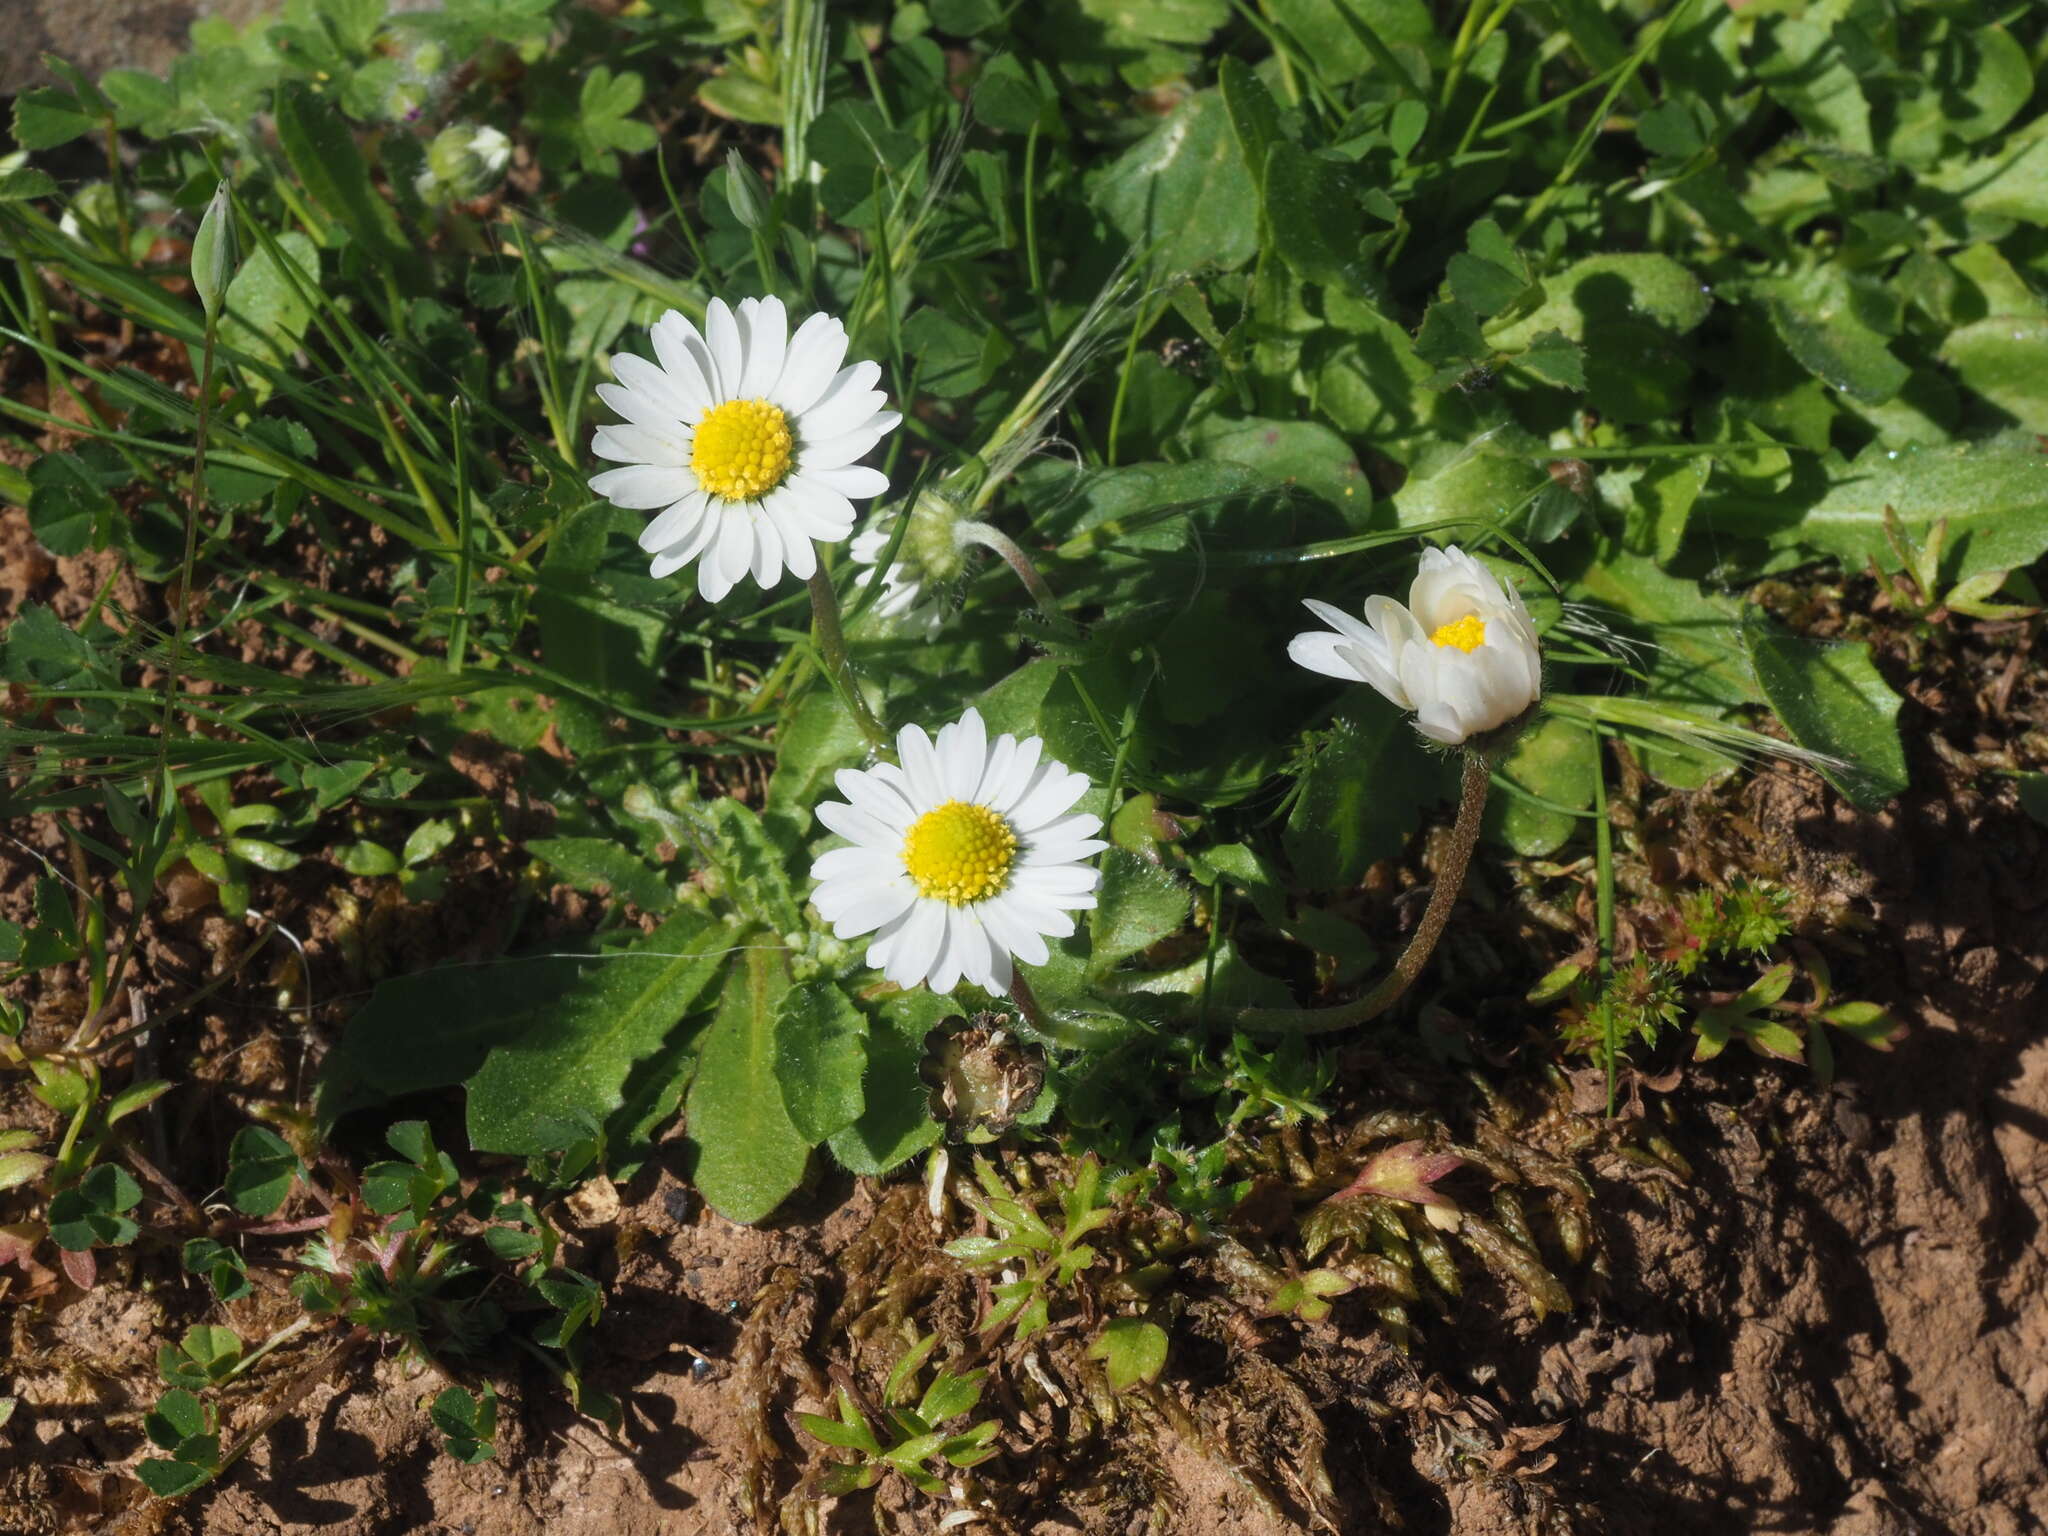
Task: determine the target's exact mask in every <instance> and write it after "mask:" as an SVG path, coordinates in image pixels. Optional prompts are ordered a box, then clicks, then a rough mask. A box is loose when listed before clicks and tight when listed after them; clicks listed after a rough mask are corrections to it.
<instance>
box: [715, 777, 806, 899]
mask: <svg viewBox="0 0 2048 1536" xmlns="http://www.w3.org/2000/svg"><path fill="white" fill-rule="evenodd" d="M708 810H709V813H710V818H711V825H712V827H713V829H714V836H715V841H714V844H713V846H714V847H715V848H716V850H717V854H716V856H717V858H718V861H719V865H720V867H721V868H722V869H723V870H724V871H725V873H726V874H727V875H728V876H730V877H731V880H732V882H733V886H734V890H733V893H732V894H733V895H734V897H735V898H736V899H737V900H738V902H739V903H740V905H741V906H742V908H743V909H744V910H745V911H746V912H747V913H748V915H749V916H751V917H754V918H756V919H757V920H759V921H760V922H763V923H765V924H767V925H768V926H769V927H770V928H772V929H773V930H774V931H775V932H776V933H794V932H796V931H797V930H798V929H800V928H802V927H803V926H804V919H803V908H802V903H801V902H799V901H798V900H797V897H796V892H795V890H794V889H793V888H792V887H791V885H790V883H789V866H790V863H791V853H792V850H791V849H790V848H788V847H785V846H782V845H781V844H779V843H778V837H787V836H788V835H789V829H790V826H791V822H790V820H789V819H788V818H786V817H781V816H777V815H774V814H773V813H771V814H770V815H767V816H758V815H756V814H755V813H754V812H753V811H751V810H749V809H748V808H747V807H746V806H744V805H741V804H740V803H739V801H737V800H734V799H731V798H729V797H728V798H726V799H722V800H716V801H713V802H712V803H711V805H710V806H709V807H708ZM789 840H790V841H792V842H793V841H794V838H793V837H791V838H790V839H789Z"/></svg>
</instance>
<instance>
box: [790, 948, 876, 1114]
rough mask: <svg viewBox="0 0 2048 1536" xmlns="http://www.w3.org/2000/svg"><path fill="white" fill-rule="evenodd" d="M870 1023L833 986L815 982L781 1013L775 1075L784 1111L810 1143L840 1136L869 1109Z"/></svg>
mask: <svg viewBox="0 0 2048 1536" xmlns="http://www.w3.org/2000/svg"><path fill="white" fill-rule="evenodd" d="M867 1033H868V1021H867V1019H866V1018H865V1017H864V1016H863V1015H862V1014H861V1011H860V1010H859V1009H858V1008H856V1007H854V1006H853V1004H852V1003H851V1002H849V1001H848V1000H847V996H846V994H845V992H843V991H841V990H840V988H839V987H838V985H837V984H835V983H833V982H829V981H809V982H804V983H802V984H801V985H799V986H794V987H791V988H790V989H789V991H788V992H787V993H785V994H784V995H783V999H782V1002H781V1003H780V1004H779V1005H778V1006H777V1008H776V1010H775V1075H776V1078H777V1080H778V1081H779V1082H780V1083H781V1085H782V1103H783V1107H784V1108H785V1109H786V1110H788V1112H789V1120H790V1123H791V1124H792V1125H794V1126H795V1127H796V1128H797V1131H798V1133H799V1134H800V1135H802V1136H803V1138H804V1139H805V1140H806V1141H811V1142H819V1141H824V1140H826V1139H827V1138H829V1137H832V1136H836V1135H838V1134H839V1132H841V1131H843V1130H845V1129H846V1128H847V1127H848V1126H849V1125H852V1124H853V1123H854V1121H856V1120H858V1119H859V1118H860V1115H861V1111H862V1110H863V1109H865V1108H866V1107H867V1106H866V1101H865V1099H864V1098H863V1097H862V1094H861V1077H862V1074H863V1073H864V1072H865V1071H866V1069H867V1045H866V1041H867Z"/></svg>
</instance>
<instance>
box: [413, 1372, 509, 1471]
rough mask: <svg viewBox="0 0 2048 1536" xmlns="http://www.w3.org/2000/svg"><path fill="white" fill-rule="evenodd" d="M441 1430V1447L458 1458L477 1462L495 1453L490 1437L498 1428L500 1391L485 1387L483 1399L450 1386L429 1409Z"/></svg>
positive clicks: (428, 1411) (429, 1415)
mask: <svg viewBox="0 0 2048 1536" xmlns="http://www.w3.org/2000/svg"><path fill="white" fill-rule="evenodd" d="M427 1417H428V1418H430V1419H431V1420H433V1424H434V1428H435V1429H437V1430H439V1431H440V1432H441V1448H442V1449H443V1450H445V1451H446V1452H447V1453H448V1454H449V1455H450V1456H453V1457H454V1458H455V1459H456V1460H457V1461H460V1462H463V1463H465V1464H467V1465H470V1466H474V1465H475V1464H476V1463H478V1462H481V1461H488V1460H489V1459H490V1458H491V1457H492V1456H493V1455H495V1454H496V1448H495V1447H494V1446H493V1445H492V1444H491V1437H492V1436H493V1435H495V1434H496V1433H497V1429H498V1395H497V1393H495V1392H494V1391H492V1390H491V1389H490V1388H489V1387H485V1388H484V1395H483V1397H482V1399H481V1400H479V1399H478V1398H476V1397H473V1396H471V1395H470V1394H469V1393H468V1392H466V1391H464V1390H463V1389H462V1388H461V1387H448V1388H446V1389H444V1390H443V1391H442V1392H441V1394H440V1395H439V1396H438V1397H436V1398H435V1399H434V1401H433V1403H432V1405H431V1406H430V1407H429V1408H428V1409H427Z"/></svg>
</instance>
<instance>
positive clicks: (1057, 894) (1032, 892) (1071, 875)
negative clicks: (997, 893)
mask: <svg viewBox="0 0 2048 1536" xmlns="http://www.w3.org/2000/svg"><path fill="white" fill-rule="evenodd" d="M1101 878H1102V877H1101V876H1100V875H1099V874H1097V873H1096V871H1094V870H1093V869H1090V868H1089V867H1088V866H1087V865H1085V864H1054V865H1052V866H1050V867H1048V868H1045V869H1034V868H1032V867H1030V866H1029V865H1020V866H1019V867H1018V869H1017V871H1016V873H1015V874H1014V875H1013V876H1012V877H1011V880H1010V885H1011V888H1012V889H1014V890H1016V891H1017V892H1018V893H1019V894H1020V895H1025V896H1036V897H1038V898H1039V899H1041V900H1045V901H1051V902H1053V903H1055V904H1056V905H1059V906H1067V905H1070V903H1068V902H1067V901H1065V900H1064V899H1063V898H1065V897H1068V896H1076V895H1083V894H1086V893H1087V892H1089V891H1092V890H1094V889H1095V887H1096V884H1097V883H1098V882H1099V881H1100V880H1101ZM1091 904H1092V902H1091Z"/></svg>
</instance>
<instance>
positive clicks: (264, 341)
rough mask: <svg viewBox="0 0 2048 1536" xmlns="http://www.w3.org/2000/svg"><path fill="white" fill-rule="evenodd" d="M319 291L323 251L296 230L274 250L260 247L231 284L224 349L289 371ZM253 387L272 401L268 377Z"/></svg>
mask: <svg viewBox="0 0 2048 1536" xmlns="http://www.w3.org/2000/svg"><path fill="white" fill-rule="evenodd" d="M319 291H320V253H319V251H318V250H317V249H316V248H315V247H314V245H313V242H312V241H311V240H310V239H308V238H307V237H306V236H305V235H303V234H301V233H300V232H299V231H298V230H296V229H288V230H286V231H284V232H283V233H282V234H280V235H279V236H278V237H277V244H276V247H275V249H273V248H272V247H271V246H269V245H260V246H258V247H257V248H256V249H255V250H254V251H251V252H250V253H249V259H248V260H247V261H245V262H243V263H242V265H241V267H240V268H239V269H238V270H237V271H236V272H235V275H234V278H233V280H232V281H230V282H229V283H228V286H227V313H226V314H225V315H223V316H222V317H221V323H220V341H221V345H222V346H223V347H226V348H228V349H230V350H231V351H235V352H242V353H246V354H248V355H249V356H250V357H254V358H258V359H261V360H262V361H264V362H267V363H269V364H270V365H271V366H272V367H274V368H285V367H288V366H289V365H290V361H291V357H292V354H293V353H295V352H296V351H298V349H299V343H300V342H301V341H302V340H303V339H304V338H305V335H306V327H307V326H308V325H309V324H311V323H312V319H313V309H312V305H311V304H310V302H309V297H310V296H311V295H313V294H316V293H318V292H319ZM249 384H250V388H251V389H252V391H253V392H254V393H255V394H256V397H257V399H258V400H262V399H266V398H268V396H269V393H270V388H271V385H270V380H269V379H268V378H266V377H264V376H263V375H262V374H260V373H257V374H252V375H251V376H250V378H249Z"/></svg>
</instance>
